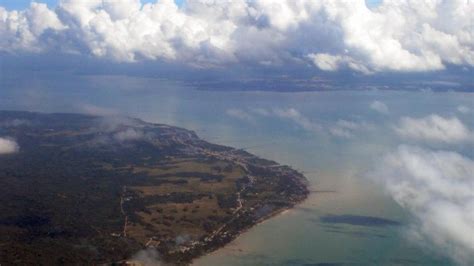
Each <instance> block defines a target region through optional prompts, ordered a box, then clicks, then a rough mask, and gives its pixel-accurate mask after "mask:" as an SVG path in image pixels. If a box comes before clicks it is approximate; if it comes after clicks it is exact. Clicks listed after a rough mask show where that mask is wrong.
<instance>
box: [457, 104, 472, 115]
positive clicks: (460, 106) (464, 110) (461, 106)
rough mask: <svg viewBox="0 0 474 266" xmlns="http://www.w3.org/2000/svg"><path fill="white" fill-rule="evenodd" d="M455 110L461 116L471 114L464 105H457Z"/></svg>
mask: <svg viewBox="0 0 474 266" xmlns="http://www.w3.org/2000/svg"><path fill="white" fill-rule="evenodd" d="M456 109H457V110H458V112H460V113H462V114H467V113H469V112H471V109H470V108H469V107H467V106H465V105H459V106H458V107H457V108H456Z"/></svg>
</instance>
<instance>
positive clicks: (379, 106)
mask: <svg viewBox="0 0 474 266" xmlns="http://www.w3.org/2000/svg"><path fill="white" fill-rule="evenodd" d="M370 109H372V110H375V111H377V112H379V113H381V114H388V107H387V105H386V104H385V103H383V102H381V101H373V102H372V103H371V104H370Z"/></svg>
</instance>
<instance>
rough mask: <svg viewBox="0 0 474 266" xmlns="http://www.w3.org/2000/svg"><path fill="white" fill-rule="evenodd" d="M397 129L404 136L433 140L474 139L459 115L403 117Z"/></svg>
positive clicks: (451, 141)
mask: <svg viewBox="0 0 474 266" xmlns="http://www.w3.org/2000/svg"><path fill="white" fill-rule="evenodd" d="M395 131H396V132H397V134H399V135H400V136H402V137H405V138H410V139H414V140H425V141H431V142H445V143H460V142H469V141H472V140H473V137H474V134H473V132H472V131H471V130H469V128H467V127H466V126H465V125H464V124H463V123H462V122H461V121H460V120H459V119H458V118H457V117H450V118H449V117H448V118H445V117H442V116H439V115H435V114H432V115H429V116H426V117H422V118H412V117H402V118H401V119H400V121H399V123H398V125H397V126H395Z"/></svg>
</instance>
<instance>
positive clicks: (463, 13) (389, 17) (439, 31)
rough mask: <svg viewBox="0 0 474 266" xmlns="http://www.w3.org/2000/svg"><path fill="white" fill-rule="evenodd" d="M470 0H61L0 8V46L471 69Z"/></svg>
mask: <svg viewBox="0 0 474 266" xmlns="http://www.w3.org/2000/svg"><path fill="white" fill-rule="evenodd" d="M472 13H474V3H472V2H469V1H463V0H453V1H428V2H425V1H421V2H420V1H389V0H387V1H383V3H382V4H380V5H379V6H378V7H377V8H373V9H368V8H367V7H366V5H365V2H364V1H363V0H358V1H332V0H324V1H312V0H300V1H293V0H278V1H276V0H256V1H245V0H234V1H208V0H193V1H188V2H186V4H185V5H184V7H183V8H178V6H176V4H175V3H174V1H172V0H161V1H158V2H156V3H147V4H144V5H142V4H141V3H140V1H139V0H124V1H109V0H107V1H102V0H88V1H80V0H63V1H60V4H59V5H58V7H57V8H56V9H54V10H50V9H48V8H47V6H46V5H44V4H37V3H32V4H31V6H30V8H28V9H27V10H24V11H7V10H6V9H4V8H0V35H1V36H2V38H1V39H0V50H1V51H7V52H17V53H21V52H25V51H26V52H43V51H55V52H56V51H62V52H69V53H82V54H91V55H94V56H97V57H103V58H111V59H114V60H117V61H125V62H131V61H138V60H143V59H147V60H178V61H181V62H186V63H188V64H191V65H196V66H200V67H209V66H216V65H225V64H228V63H247V62H250V63H256V64H264V65H269V64H270V65H277V64H280V65H284V64H285V63H289V62H293V63H294V62H307V61H310V62H312V63H314V65H315V66H316V67H318V68H320V69H322V70H325V71H334V70H338V69H340V68H350V69H352V70H354V71H358V72H362V73H373V72H377V71H429V70H439V69H443V68H444V67H445V65H446V64H455V65H464V66H473V65H474V51H473V48H472V47H473V44H474V35H473V32H472Z"/></svg>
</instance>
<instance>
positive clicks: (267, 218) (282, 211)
mask: <svg viewBox="0 0 474 266" xmlns="http://www.w3.org/2000/svg"><path fill="white" fill-rule="evenodd" d="M305 186H306V185H305ZM306 187H307V186H306ZM309 194H310V192H309V190H308V194H306V197H305V198H304V199H303V200H301V201H298V202H295V204H294V205H292V206H291V207H286V208H282V209H278V210H275V211H273V212H271V213H270V214H268V215H266V216H264V217H261V218H260V219H259V220H257V222H256V223H255V224H253V225H251V226H249V227H246V228H243V229H242V230H240V231H239V232H238V233H237V234H236V235H235V237H233V238H232V240H230V241H229V242H227V243H225V244H224V245H222V246H219V247H216V248H215V249H213V250H210V251H209V252H206V253H204V254H201V255H199V256H197V257H195V258H193V259H192V260H191V261H189V263H188V264H186V265H193V262H194V261H195V260H197V259H200V258H203V257H205V256H208V255H211V254H213V253H216V252H218V251H221V250H222V249H223V248H224V247H226V246H227V245H229V244H231V243H232V242H233V241H235V240H236V239H237V238H239V237H241V236H242V235H243V234H245V233H247V232H248V231H250V230H251V229H252V228H254V227H256V226H258V225H261V224H264V223H265V222H268V221H270V219H272V218H274V217H277V216H280V215H283V214H285V213H286V212H289V211H290V210H292V209H294V208H295V207H296V206H297V205H300V204H302V203H304V202H305V201H306V200H307V199H308V195H309Z"/></svg>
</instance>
